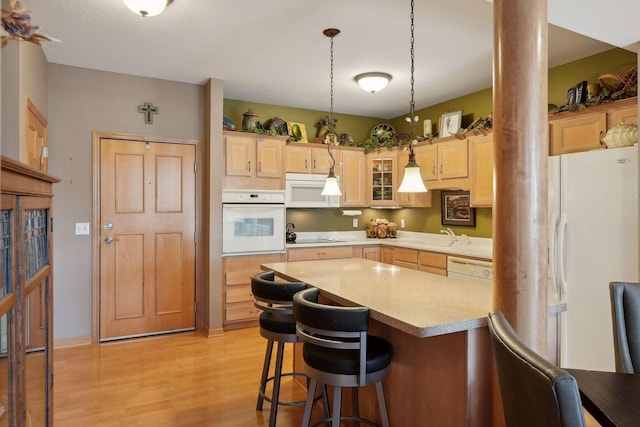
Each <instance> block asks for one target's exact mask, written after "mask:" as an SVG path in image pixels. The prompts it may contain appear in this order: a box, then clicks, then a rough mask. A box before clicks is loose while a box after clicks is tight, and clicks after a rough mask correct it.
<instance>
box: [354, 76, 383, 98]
mask: <svg viewBox="0 0 640 427" xmlns="http://www.w3.org/2000/svg"><path fill="white" fill-rule="evenodd" d="M354 80H355V81H356V83H358V86H360V87H361V88H362V89H363V90H365V91H366V92H371V93H376V92H379V91H381V90H382V89H384V88H385V87H387V85H388V84H389V82H390V81H391V74H387V73H363V74H358V75H357V76H355V78H354Z"/></svg>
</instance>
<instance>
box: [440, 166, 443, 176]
mask: <svg viewBox="0 0 640 427" xmlns="http://www.w3.org/2000/svg"><path fill="white" fill-rule="evenodd" d="M442 166H443V165H442V164H441V165H440V175H442Z"/></svg>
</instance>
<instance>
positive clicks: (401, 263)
mask: <svg viewBox="0 0 640 427" xmlns="http://www.w3.org/2000/svg"><path fill="white" fill-rule="evenodd" d="M393 265H397V266H398V267H404V268H409V269H411V270H417V269H418V264H416V263H415V262H406V261H400V260H397V259H396V260H394V261H393Z"/></svg>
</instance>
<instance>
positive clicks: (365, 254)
mask: <svg viewBox="0 0 640 427" xmlns="http://www.w3.org/2000/svg"><path fill="white" fill-rule="evenodd" d="M356 247H359V246H356ZM356 247H354V254H355V248H356ZM360 254H361V255H360V258H364V259H368V260H369V261H380V247H378V246H362V249H361V252H360ZM354 258H355V256H354Z"/></svg>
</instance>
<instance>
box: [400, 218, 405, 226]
mask: <svg viewBox="0 0 640 427" xmlns="http://www.w3.org/2000/svg"><path fill="white" fill-rule="evenodd" d="M400 228H404V219H401V220H400Z"/></svg>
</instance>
